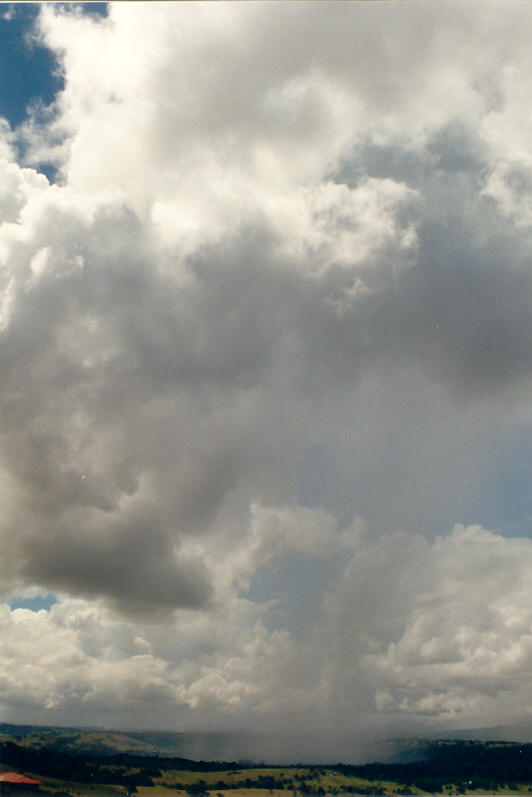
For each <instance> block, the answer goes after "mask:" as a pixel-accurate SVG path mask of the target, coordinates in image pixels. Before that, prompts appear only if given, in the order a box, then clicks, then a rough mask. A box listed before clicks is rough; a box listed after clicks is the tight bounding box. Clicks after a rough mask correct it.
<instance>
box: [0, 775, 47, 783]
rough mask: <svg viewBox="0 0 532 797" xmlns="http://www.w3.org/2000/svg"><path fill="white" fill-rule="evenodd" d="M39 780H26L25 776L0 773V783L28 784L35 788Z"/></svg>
mask: <svg viewBox="0 0 532 797" xmlns="http://www.w3.org/2000/svg"><path fill="white" fill-rule="evenodd" d="M40 782H41V781H40V780H34V779H33V778H28V777H27V776H26V775H21V774H20V773H18V772H2V773H0V783H28V784H30V783H31V784H33V785H35V786H37V785H38V784H40Z"/></svg>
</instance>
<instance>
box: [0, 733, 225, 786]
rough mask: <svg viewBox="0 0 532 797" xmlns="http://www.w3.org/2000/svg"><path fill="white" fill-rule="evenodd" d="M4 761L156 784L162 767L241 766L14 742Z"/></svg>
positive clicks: (47, 773)
mask: <svg viewBox="0 0 532 797" xmlns="http://www.w3.org/2000/svg"><path fill="white" fill-rule="evenodd" d="M0 761H1V762H2V763H3V764H5V765H7V766H9V767H12V768H13V769H16V770H22V771H26V772H31V773H32V774H35V775H42V776H44V777H50V778H57V779H59V780H68V781H74V782H77V783H91V784H108V785H123V786H126V787H127V788H129V789H132V788H133V787H136V786H152V785H153V778H158V777H161V769H172V770H177V771H180V770H181V771H188V772H213V771H227V770H236V769H238V764H236V763H235V762H224V763H220V762H218V761H213V762H207V761H191V760H189V759H187V758H161V757H158V756H140V755H139V756H137V755H131V754H128V753H117V754H116V755H112V756H105V757H104V758H103V760H101V759H100V758H99V757H98V756H94V755H88V754H77V753H68V752H64V751H59V750H55V749H53V747H39V748H35V747H25V746H24V747H23V746H21V745H17V744H15V743H14V742H4V743H2V744H0Z"/></svg>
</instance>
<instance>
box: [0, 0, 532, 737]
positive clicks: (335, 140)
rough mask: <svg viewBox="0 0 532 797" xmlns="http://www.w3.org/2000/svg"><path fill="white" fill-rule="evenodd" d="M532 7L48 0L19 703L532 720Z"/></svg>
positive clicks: (9, 188)
mask: <svg viewBox="0 0 532 797" xmlns="http://www.w3.org/2000/svg"><path fill="white" fill-rule="evenodd" d="M531 28H532V12H531V11H529V9H528V8H527V7H526V6H523V5H521V4H515V5H514V4H504V5H503V4H501V5H489V6H485V5H482V7H481V6H480V4H476V3H470V4H464V5H454V4H452V5H449V6H440V5H433V4H427V5H419V4H415V3H413V4H409V3H400V4H399V3H398V4H389V3H383V4H380V3H372V4H343V3H337V4H336V3H327V4H320V3H308V4H306V3H282V4H275V6H272V5H269V4H263V3H251V4H246V3H240V4H234V3H227V4H226V3H207V4H205V5H203V4H201V3H193V4H177V3H176V4H172V3H160V4H158V3H150V4H130V3H116V4H111V5H110V7H109V13H108V15H107V16H106V17H94V16H88V15H86V14H84V13H83V9H82V8H76V7H70V8H67V9H66V10H65V9H62V8H60V7H56V6H53V5H43V6H42V8H41V12H40V17H39V23H38V29H37V31H36V32H35V35H37V36H38V37H39V39H40V41H41V42H43V43H44V44H45V45H46V46H47V47H48V48H50V49H51V50H52V51H53V52H54V53H55V55H56V58H57V60H58V63H59V65H60V68H61V69H62V71H63V76H64V88H63V90H62V91H61V92H60V93H59V94H58V95H57V96H56V99H55V101H54V104H53V106H51V107H50V108H48V109H47V111H46V113H43V112H42V109H41V111H39V112H35V113H33V115H30V117H29V118H28V120H27V121H26V122H25V123H24V125H22V126H21V127H20V128H18V129H16V130H14V131H10V130H9V128H8V126H7V125H6V124H5V125H3V127H2V129H1V131H0V132H1V135H2V141H3V143H2V156H3V160H2V162H1V165H0V168H1V170H2V178H1V180H0V185H1V188H0V192H1V193H0V220H1V224H0V264H1V271H0V330H1V331H0V373H1V374H2V389H1V391H0V418H1V424H0V428H1V431H0V471H1V472H0V494H1V501H2V516H1V518H0V539H1V540H2V545H1V546H0V557H2V559H3V563H2V568H1V573H2V582H1V587H2V590H3V593H2V594H3V598H4V600H5V602H6V605H5V606H4V608H3V610H2V611H3V614H2V618H1V622H2V627H3V629H4V630H3V632H2V642H1V643H0V659H1V661H2V665H3V666H2V671H3V672H4V673H6V675H5V676H4V677H3V678H2V680H1V681H0V701H1V703H2V705H3V707H4V709H3V710H4V712H5V716H7V717H9V718H11V719H17V718H21V719H25V720H34V721H36V720H43V719H46V721H49V722H52V721H59V720H61V721H69V722H70V721H75V722H77V723H81V722H84V721H87V722H102V723H107V724H114V725H116V724H120V723H125V724H128V725H131V724H133V723H134V722H136V721H137V719H138V717H140V716H144V715H145V713H146V710H147V707H149V711H150V717H151V720H150V721H151V723H152V724H153V725H166V726H173V727H184V726H190V725H196V726H201V725H202V724H204V723H206V722H208V723H210V724H212V723H217V724H221V725H223V724H232V725H234V724H235V723H237V724H254V723H259V724H260V723H261V722H264V723H266V722H274V721H277V720H279V721H281V720H284V719H286V718H287V717H290V718H291V719H290V722H291V723H292V724H293V725H296V726H297V725H298V724H299V723H302V722H308V720H309V718H312V717H314V716H319V717H320V718H321V721H323V722H326V721H328V719H330V720H331V722H333V721H334V722H335V723H337V724H338V725H339V726H341V727H345V728H346V729H347V728H349V727H351V726H353V725H357V724H359V723H370V724H371V723H373V724H374V725H377V724H378V723H379V722H380V721H382V720H383V718H384V721H386V722H387V721H388V718H390V717H391V718H393V719H397V720H398V721H404V722H410V721H416V722H417V721H418V720H422V721H424V722H425V721H428V722H430V723H432V724H433V725H438V724H445V723H454V724H455V725H472V724H476V723H483V724H487V723H489V722H492V721H494V719H495V718H497V719H500V718H501V716H502V717H504V718H505V720H507V721H509V722H510V721H513V720H516V719H522V718H523V716H522V712H523V709H520V708H516V707H519V706H526V705H527V702H528V699H529V697H530V693H531V689H532V684H531V683H530V678H529V676H528V671H529V669H530V668H529V666H528V660H529V658H530V634H531V628H532V626H531V622H532V619H531V618H530V616H529V615H530V612H529V609H528V605H529V603H530V589H529V586H528V585H529V584H530V583H531V579H530V575H531V574H532V547H531V546H532V543H531V542H530V540H529V538H528V531H529V523H530V520H529V518H530V512H531V509H532V508H531V507H530V505H529V502H528V498H527V492H526V487H527V478H528V477H527V475H526V474H527V473H528V472H529V471H527V468H529V464H530V451H531V448H530V440H531V439H532V438H531V421H532V418H531V413H530V401H529V394H530V387H531V377H532V354H531V352H532V347H531V345H530V344H531V340H532V321H531V319H532V313H531V309H532V283H531V270H530V229H531V227H530V224H531V220H532V217H531V207H532V205H531V200H530V185H531V174H532V172H531V156H530V153H529V147H528V141H529V139H530V135H529V132H530V131H529V119H528V115H527V111H526V108H527V107H529V106H530V100H531V99H532V97H530V96H529V95H530V94H531V92H532V89H531V88H530V84H529V80H528V77H527V76H528V75H529V73H530V67H531V58H532V56H531V55H530V52H529V46H528V43H529V37H530V32H531ZM95 53H97V54H98V57H97V58H95ZM45 164H48V165H50V164H52V165H53V167H54V169H55V174H56V180H55V183H54V184H51V183H50V182H49V181H48V180H47V179H46V177H45V176H44V175H43V174H42V173H41V170H42V169H43V168H44V165H45ZM487 529H489V530H487ZM28 590H29V591H30V592H28ZM31 590H33V591H35V590H37V591H38V590H44V591H50V592H52V593H54V594H55V595H56V597H57V602H56V603H55V604H54V605H53V606H52V608H51V609H49V610H47V611H45V610H42V611H41V612H31V611H29V610H27V609H21V608H18V609H12V610H10V609H9V603H10V601H12V599H13V596H17V595H18V596H19V597H20V596H21V595H22V596H23V595H25V594H34V592H31ZM29 637H31V639H32V640H34V641H35V644H34V645H32V646H31V647H29V646H28V644H27V639H28V638H29ZM21 665H24V666H21ZM517 698H518V699H517Z"/></svg>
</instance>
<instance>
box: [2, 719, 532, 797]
mask: <svg viewBox="0 0 532 797" xmlns="http://www.w3.org/2000/svg"><path fill="white" fill-rule="evenodd" d="M9 730H10V729H8V728H3V734H2V736H1V739H2V741H1V743H0V770H1V771H7V770H14V771H16V772H23V773H25V774H28V775H30V776H32V777H35V778H37V779H39V780H40V781H41V784H42V785H41V792H44V793H48V794H51V795H52V794H55V795H57V797H59V795H72V796H73V797H74V796H75V797H118V795H122V797H123V796H124V795H128V794H129V795H132V794H137V795H138V797H170V795H175V797H205V796H206V795H209V797H298V795H315V796H316V797H325V796H326V795H340V794H342V795H350V794H353V795H373V794H380V795H407V794H445V795H453V794H527V795H530V794H532V745H531V744H518V743H515V742H478V741H475V742H473V741H456V740H447V741H445V740H440V741H424V740H412V741H411V742H410V743H409V744H408V745H407V746H403V753H402V754H401V755H400V756H398V757H397V756H396V760H394V761H387V762H380V761H376V762H373V763H366V764H342V763H331V764H329V765H321V764H319V765H317V764H311V763H310V764H309V763H306V764H305V765H302V764H294V765H293V766H275V765H272V764H270V765H265V764H252V763H251V762H250V763H249V764H248V763H246V764H244V763H243V762H234V761H233V762H230V761H229V762H228V761H196V760H192V759H187V758H180V757H176V756H162V755H158V754H155V755H154V754H153V753H150V752H146V750H149V746H148V745H145V746H144V747H143V746H142V744H141V742H140V741H139V740H138V739H137V740H134V741H133V742H132V743H131V745H130V743H129V742H128V737H127V735H122V734H119V733H111V732H105V731H87V730H85V731H81V730H79V731H76V730H69V731H65V730H64V729H63V730H62V731H60V732H59V731H58V732H57V733H55V732H52V730H51V729H49V730H48V731H42V732H39V731H38V730H36V729H32V728H27V729H25V730H24V732H23V733H9ZM76 741H77V742H78V745H79V747H78V748H76ZM128 746H129V748H130V749H128ZM81 750H83V752H81Z"/></svg>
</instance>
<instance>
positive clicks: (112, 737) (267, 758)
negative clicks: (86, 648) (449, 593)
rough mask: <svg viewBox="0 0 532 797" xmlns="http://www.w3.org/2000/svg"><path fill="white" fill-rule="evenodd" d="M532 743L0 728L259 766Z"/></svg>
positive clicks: (39, 739) (495, 731) (470, 733)
mask: <svg viewBox="0 0 532 797" xmlns="http://www.w3.org/2000/svg"><path fill="white" fill-rule="evenodd" d="M430 739H433V740H438V739H448V740H449V739H456V740H475V741H486V742H487V741H514V742H522V743H527V742H532V728H531V727H530V726H526V725H514V726H504V725H501V726H496V727H490V728H475V729H468V730H457V731H453V732H449V733H447V734H444V733H438V734H433V735H431V736H428V735H427V736H425V737H424V738H423V739H422V738H420V737H415V736H404V737H399V736H397V737H394V738H388V739H383V738H380V739H372V738H366V739H363V738H362V737H361V735H360V733H357V734H355V733H353V734H351V735H349V734H347V735H346V734H345V733H342V734H340V733H334V732H332V733H320V731H319V730H316V731H308V732H307V733H299V734H293V733H288V732H286V733H282V732H281V733H279V732H277V733H274V732H266V731H262V732H259V731H249V730H226V731H204V732H200V731H168V730H138V731H137V730H107V729H102V728H90V727H71V728H65V727H53V726H41V725H19V724H13V723H5V722H4V723H0V742H6V741H13V742H15V743H16V744H19V745H20V744H22V745H25V746H30V747H34V748H42V747H46V748H50V749H53V750H57V751H62V752H68V753H76V754H82V755H98V756H106V755H115V754H117V753H127V754H136V755H145V756H153V755H157V756H172V757H180V758H187V759H191V760H195V761H202V760H203V761H238V762H249V763H253V764H259V763H261V762H268V763H271V764H288V763H292V764H293V763H296V762H303V763H333V762H337V761H342V762H344V763H346V764H363V763H367V762H371V761H377V760H378V761H383V762H389V763H402V762H405V761H413V760H417V759H418V758H419V757H420V756H422V755H423V752H422V751H423V750H424V747H425V745H426V744H427V740H430Z"/></svg>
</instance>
